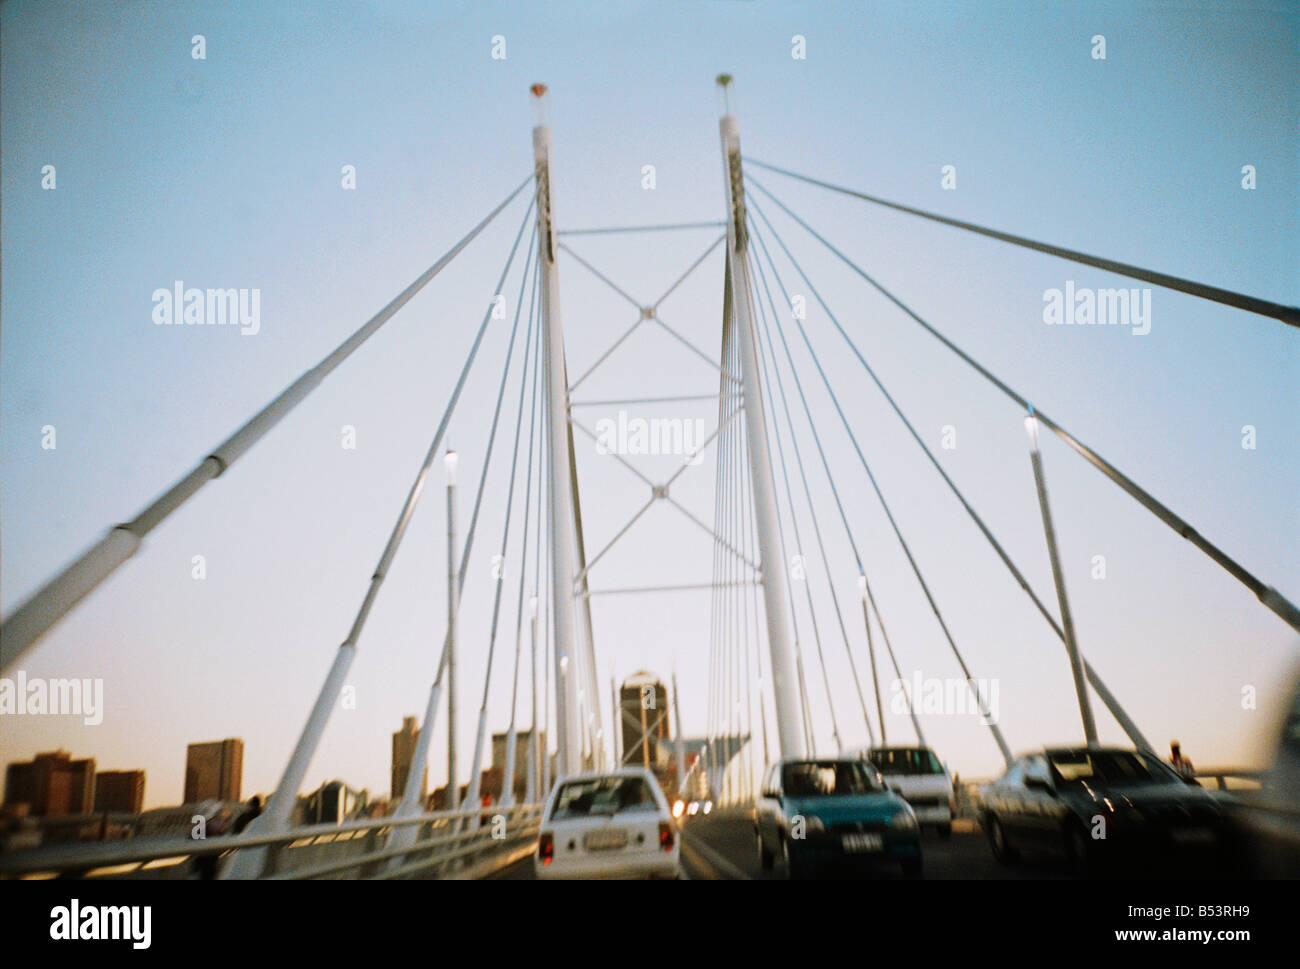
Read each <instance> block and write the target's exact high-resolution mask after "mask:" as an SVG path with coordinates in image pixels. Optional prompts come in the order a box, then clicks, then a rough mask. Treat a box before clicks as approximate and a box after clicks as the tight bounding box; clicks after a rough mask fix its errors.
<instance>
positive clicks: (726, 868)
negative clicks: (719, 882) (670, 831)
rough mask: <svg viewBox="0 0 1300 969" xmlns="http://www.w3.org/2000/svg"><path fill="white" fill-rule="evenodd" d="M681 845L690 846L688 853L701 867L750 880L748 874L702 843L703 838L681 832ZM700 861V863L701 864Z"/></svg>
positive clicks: (742, 879)
mask: <svg viewBox="0 0 1300 969" xmlns="http://www.w3.org/2000/svg"><path fill="white" fill-rule="evenodd" d="M682 847H683V848H687V847H689V848H690V853H691V854H692V855H694V856H695V862H696V863H697V864H700V867H701V868H706V869H708V868H712V869H713V870H714V872H716V873H719V874H722V875H724V876H725V877H727V878H730V879H732V880H735V881H751V880H752V879H751V878H750V876H749V875H747V874H745V872H743V871H741V870H740V869H739V868H737V867H736V866H735V865H733V864H732V863H731V862H729V861H728V860H727V859H726V858H724V857H723V856H722V855H721V854H719V853H718V852H717V851H715V850H714V849H713V848H710V847H709V846H708V845H707V844H705V843H704V841H703V839H701V838H697V837H695V835H693V834H687V833H686V832H685V831H683V832H682ZM701 863H702V864H701Z"/></svg>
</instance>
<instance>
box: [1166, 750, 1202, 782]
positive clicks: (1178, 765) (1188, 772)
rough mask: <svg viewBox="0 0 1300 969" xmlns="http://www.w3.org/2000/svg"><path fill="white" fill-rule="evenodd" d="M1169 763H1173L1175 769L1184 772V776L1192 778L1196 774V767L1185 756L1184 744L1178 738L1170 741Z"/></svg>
mask: <svg viewBox="0 0 1300 969" xmlns="http://www.w3.org/2000/svg"><path fill="white" fill-rule="evenodd" d="M1169 763H1170V764H1172V765H1173V768H1174V770H1176V771H1178V773H1180V774H1182V775H1183V777H1186V778H1189V779H1190V778H1193V777H1195V776H1196V768H1195V767H1193V766H1192V762H1191V761H1190V760H1188V759H1187V758H1186V757H1184V756H1183V748H1182V745H1181V744H1180V743H1179V742H1178V741H1177V740H1173V741H1170V743H1169Z"/></svg>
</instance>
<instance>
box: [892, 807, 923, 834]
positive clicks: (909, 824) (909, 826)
mask: <svg viewBox="0 0 1300 969" xmlns="http://www.w3.org/2000/svg"><path fill="white" fill-rule="evenodd" d="M889 826H890V827H891V828H895V829H897V830H899V831H911V830H913V829H915V828H916V815H915V814H913V813H912V812H911V811H910V810H906V809H905V810H902V811H899V812H898V813H897V814H895V815H894V816H893V817H892V818H890V820H889Z"/></svg>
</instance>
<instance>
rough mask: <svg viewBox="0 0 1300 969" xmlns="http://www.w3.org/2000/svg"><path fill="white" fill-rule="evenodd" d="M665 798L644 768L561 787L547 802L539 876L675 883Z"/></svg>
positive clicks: (675, 850) (676, 850)
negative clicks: (655, 879)
mask: <svg viewBox="0 0 1300 969" xmlns="http://www.w3.org/2000/svg"><path fill="white" fill-rule="evenodd" d="M679 842H680V838H679V836H678V832H677V824H676V822H674V820H673V816H672V812H671V811H670V810H669V808H668V800H667V798H665V797H664V792H663V791H662V790H661V789H660V787H659V782H658V781H657V780H655V776H654V775H653V774H652V773H650V771H648V770H646V769H645V768H643V767H624V768H620V769H618V770H613V771H608V772H606V773H598V774H579V775H576V776H574V777H566V778H564V779H562V780H560V781H558V782H557V783H556V785H555V788H554V790H552V791H551V796H550V797H549V798H547V800H546V810H545V812H544V813H543V814H542V825H541V831H540V833H539V834H538V837H537V851H536V852H535V853H534V855H533V870H534V871H535V872H536V873H537V877H538V878H545V879H549V878H677V877H679V874H680V864H681V845H680V843H679Z"/></svg>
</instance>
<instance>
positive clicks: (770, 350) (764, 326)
mask: <svg viewBox="0 0 1300 969" xmlns="http://www.w3.org/2000/svg"><path fill="white" fill-rule="evenodd" d="M751 255H752V253H751ZM768 298H769V302H770V300H771V294H770V292H769V294H768ZM754 302H755V303H756V304H757V306H758V310H759V312H758V317H759V320H760V322H761V330H762V336H766V338H767V353H766V354H761V356H762V360H763V370H764V373H766V370H767V362H768V359H769V357H770V359H771V364H772V372H773V373H774V374H775V375H776V386H777V391H778V393H779V394H780V397H781V408H782V411H783V413H784V414H785V419H786V426H787V427H788V428H789V429H790V443H791V446H792V448H793V450H794V459H795V467H796V468H798V470H799V480H800V483H801V484H802V486H803V493H804V500H805V501H806V502H807V504H808V514H809V515H810V516H811V518H812V525H813V534H814V536H815V537H816V539H817V551H818V554H819V556H820V557H821V560H822V568H823V569H824V570H825V572H826V585H827V587H828V588H829V590H830V594H831V602H832V603H833V604H834V607H835V618H836V621H837V622H838V623H839V627H840V636H841V638H842V639H843V641H844V654H845V656H847V657H848V660H849V670H850V673H851V675H852V677H853V686H854V689H856V690H857V694H858V705H859V707H860V708H861V710H862V720H863V722H864V723H865V724H866V726H867V737H868V738H869V739H870V741H871V745H872V746H873V747H874V746H875V743H876V733H875V731H874V730H873V729H872V727H871V718H870V716H868V714H867V701H866V697H865V696H863V693H862V682H861V678H860V677H859V676H858V666H857V663H856V662H855V661H854V659H853V651H852V650H851V649H850V648H849V633H848V629H847V628H846V627H845V625H844V615H843V613H842V612H841V610H840V599H839V595H838V594H837V593H836V591H835V580H834V577H833V576H832V574H831V567H830V558H829V556H827V554H826V543H825V542H824V541H823V539H822V531H821V524H820V523H819V522H818V520H817V507H816V504H815V503H814V502H813V498H812V489H811V488H810V487H809V485H808V475H807V473H806V471H805V469H804V463H803V455H802V453H801V451H800V449H799V439H798V437H797V436H796V433H795V429H794V419H793V417H792V415H791V413H790V404H789V401H788V399H787V397H786V393H785V382H784V380H783V378H782V377H781V371H780V368H779V366H778V363H777V358H776V347H775V344H774V343H773V341H772V333H771V328H770V326H769V325H768V319H767V310H765V309H764V308H763V304H762V301H761V300H758V299H755V300H754ZM772 312H773V313H774V314H775V312H776V309H775V307H773V309H772ZM777 329H778V330H779V329H780V327H779V326H778V327H777ZM755 336H756V337H759V336H760V334H758V333H756V334H755ZM782 339H784V337H782ZM755 344H756V345H757V346H758V347H759V349H760V351H762V349H763V341H762V339H761V338H760V339H756V340H755ZM791 365H792V366H793V360H791ZM796 379H798V378H797V375H796ZM800 393H801V395H802V389H801V390H800ZM771 406H772V423H773V424H774V425H775V426H776V427H777V428H778V433H779V427H780V425H779V423H778V421H777V419H776V405H775V403H772V405H771ZM806 406H807V402H806V401H805V407H806ZM808 418H809V426H810V427H812V429H813V435H814V437H816V434H817V431H816V426H815V425H813V424H812V415H811V414H809V415H808ZM817 447H818V450H820V449H821V442H820V440H819V441H818V442H817ZM781 462H782V465H783V467H782V472H783V473H784V470H785V469H784V464H785V459H784V456H783V457H782V459H781ZM834 486H835V485H834V481H832V482H831V487H832V490H833V489H834ZM836 500H837V501H838V500H839V499H838V496H837V498H836ZM791 514H792V515H793V514H794V508H793V504H792V505H791ZM803 584H804V587H805V588H806V589H807V591H808V603H809V608H811V606H812V588H811V583H809V582H808V579H807V576H806V574H805V577H804V580H803ZM822 675H823V678H825V677H826V670H825V660H824V659H823V660H822ZM826 690H827V695H828V696H829V694H830V683H829V680H828V681H827V685H826ZM835 741H836V744H837V745H838V747H839V748H840V749H839V752H840V753H843V750H844V739H843V737H842V736H840V734H839V731H838V728H837V729H836V735H835Z"/></svg>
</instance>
